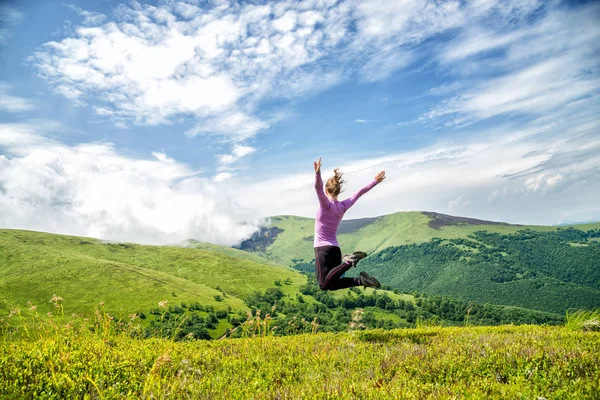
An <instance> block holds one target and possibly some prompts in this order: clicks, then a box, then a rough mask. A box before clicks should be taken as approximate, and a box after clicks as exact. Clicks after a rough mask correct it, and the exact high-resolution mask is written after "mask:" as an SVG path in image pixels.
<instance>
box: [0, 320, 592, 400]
mask: <svg viewBox="0 0 600 400" xmlns="http://www.w3.org/2000/svg"><path fill="white" fill-rule="evenodd" d="M15 317H16V316H13V317H12V318H15ZM99 320H101V321H103V320H102V319H101V318H100V319H99ZM88 328H89V327H86V326H85V325H84V326H81V325H79V324H77V323H75V324H73V323H70V324H67V325H64V324H60V323H56V322H54V321H50V322H48V323H46V324H45V325H43V326H38V327H37V328H33V327H32V328H31V329H30V330H29V331H28V332H27V333H25V332H24V331H21V332H20V334H19V335H15V334H14V333H8V332H7V331H5V330H3V331H2V333H3V335H2V336H0V340H1V341H2V346H0V393H1V396H2V397H3V398H15V399H16V398H42V399H49V398H89V399H94V398H101V399H120V398H153V399H156V398H159V399H160V398H193V399H241V398H257V399H297V398H311V399H334V398H335V399H338V398H339V399H398V398H401V399H456V398H469V399H471V398H472V399H483V398H485V399H517V398H518V399H541V398H544V399H597V398H599V397H600V385H598V377H599V376H600V333H598V332H584V331H571V330H567V329H566V328H565V327H544V326H519V327H515V326H500V327H461V328H440V327H430V328H421V329H396V330H392V331H381V330H370V331H352V332H348V333H338V334H331V333H327V334H321V333H315V334H304V335H299V336H290V337H271V336H265V337H254V338H249V337H247V338H242V339H225V340H220V341H210V342H209V341H191V342H173V341H171V340H167V339H145V340H142V339H137V338H134V337H132V336H131V333H132V332H134V331H135V327H130V328H129V330H128V331H125V332H123V333H115V332H114V330H113V329H112V328H111V327H110V321H109V322H108V323H107V324H104V323H101V324H100V325H95V328H94V329H93V330H90V329H88ZM315 330H318V327H315Z"/></svg>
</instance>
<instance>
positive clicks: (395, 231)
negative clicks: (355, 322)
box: [239, 212, 600, 313]
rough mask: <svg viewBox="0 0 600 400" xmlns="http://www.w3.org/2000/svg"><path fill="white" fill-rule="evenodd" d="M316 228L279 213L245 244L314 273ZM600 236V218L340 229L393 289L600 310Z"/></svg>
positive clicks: (432, 221)
mask: <svg viewBox="0 0 600 400" xmlns="http://www.w3.org/2000/svg"><path fill="white" fill-rule="evenodd" d="M596 231H597V233H596ZM313 232H314V219H312V218H303V217H294V216H275V217H272V218H271V223H270V225H268V226H265V227H263V228H262V229H261V230H260V231H259V232H257V233H255V234H254V235H253V236H252V237H251V238H250V239H248V240H246V241H244V242H242V243H241V244H240V246H239V248H240V249H243V250H246V251H253V252H256V253H257V254H260V255H261V256H262V257H265V258H268V259H271V260H273V261H276V262H278V263H283V264H286V265H290V266H296V267H297V268H298V269H300V270H303V271H310V270H311V269H312V264H313V262H314V261H313V260H314V249H313ZM478 232H484V233H485V234H486V235H488V236H486V235H481V234H478ZM527 232H534V233H531V234H527ZM489 235H496V236H489ZM598 237H600V223H598V222H597V223H592V224H583V225H572V226H535V225H517V224H508V223H504V222H496V221H485V220H479V219H475V218H468V217H458V216H451V215H446V214H440V213H435V212H400V213H395V214H389V215H384V216H380V217H375V218H361V219H356V220H345V221H342V222H341V224H340V227H339V230H338V241H339V243H340V246H341V248H342V252H345V253H346V252H351V251H355V250H362V251H366V252H367V253H369V257H367V259H365V260H364V261H363V262H362V268H364V269H367V270H368V272H369V273H373V274H376V276H379V277H380V278H381V279H382V281H383V282H385V283H387V284H390V286H391V287H392V288H397V289H400V290H403V291H407V290H408V291H410V290H418V291H424V292H429V293H434V294H440V295H448V296H452V297H458V298H462V299H465V300H475V301H479V302H489V303H492V304H503V305H512V306H519V307H527V308H534V309H539V310H544V311H551V312H559V313H562V312H564V311H565V310H566V309H568V308H581V307H587V308H589V307H600V279H598V277H597V276H596V272H595V271H599V273H600V242H599V241H598V240H600V239H599V238H598ZM480 253H481V254H480ZM563 268H568V271H569V272H568V273H564V271H562V270H561V269H563ZM459 277H460V278H459Z"/></svg>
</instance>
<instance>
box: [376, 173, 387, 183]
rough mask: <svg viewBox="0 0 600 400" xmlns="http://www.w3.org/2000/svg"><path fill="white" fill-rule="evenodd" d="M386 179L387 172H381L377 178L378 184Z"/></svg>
mask: <svg viewBox="0 0 600 400" xmlns="http://www.w3.org/2000/svg"><path fill="white" fill-rule="evenodd" d="M384 179H385V171H381V172H380V173H378V174H377V175H376V176H375V180H376V181H377V183H381V182H382V181H383V180H384Z"/></svg>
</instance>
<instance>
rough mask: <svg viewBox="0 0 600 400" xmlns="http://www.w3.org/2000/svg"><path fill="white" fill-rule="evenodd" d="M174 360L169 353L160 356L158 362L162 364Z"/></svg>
mask: <svg viewBox="0 0 600 400" xmlns="http://www.w3.org/2000/svg"><path fill="white" fill-rule="evenodd" d="M172 361H173V360H171V357H170V356H169V355H168V354H163V355H162V356H160V357H158V359H157V360H156V364H157V365H162V364H167V363H170V362H172Z"/></svg>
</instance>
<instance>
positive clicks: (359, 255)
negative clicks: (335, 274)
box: [343, 251, 367, 267]
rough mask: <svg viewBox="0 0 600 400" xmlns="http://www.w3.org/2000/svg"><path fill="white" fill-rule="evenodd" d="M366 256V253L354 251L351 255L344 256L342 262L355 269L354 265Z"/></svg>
mask: <svg viewBox="0 0 600 400" xmlns="http://www.w3.org/2000/svg"><path fill="white" fill-rule="evenodd" d="M366 256H367V253H365V252H364V251H355V252H354V253H352V254H344V259H343V260H344V262H350V263H352V265H354V266H355V267H356V264H358V262H359V261H360V260H362V259H363V258H365V257H366Z"/></svg>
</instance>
